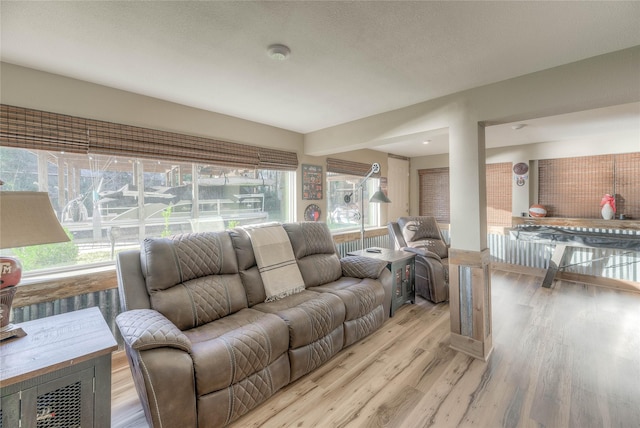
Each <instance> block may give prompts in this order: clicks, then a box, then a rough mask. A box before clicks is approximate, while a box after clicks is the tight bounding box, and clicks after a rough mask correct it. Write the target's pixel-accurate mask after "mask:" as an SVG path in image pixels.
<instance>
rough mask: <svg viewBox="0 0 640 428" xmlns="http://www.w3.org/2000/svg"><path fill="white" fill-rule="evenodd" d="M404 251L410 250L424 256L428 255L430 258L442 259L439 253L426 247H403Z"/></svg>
mask: <svg viewBox="0 0 640 428" xmlns="http://www.w3.org/2000/svg"><path fill="white" fill-rule="evenodd" d="M402 251H408V252H410V253H415V254H417V255H419V256H422V257H428V258H430V259H436V260H438V261H442V259H441V258H440V256H439V255H437V254H436V253H434V252H433V251H429V250H427V249H426V248H424V247H403V248H402Z"/></svg>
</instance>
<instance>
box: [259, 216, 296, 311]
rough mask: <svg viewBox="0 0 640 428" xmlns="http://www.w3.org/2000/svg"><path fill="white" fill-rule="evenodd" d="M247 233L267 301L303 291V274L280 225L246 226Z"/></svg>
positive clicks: (285, 233)
mask: <svg viewBox="0 0 640 428" xmlns="http://www.w3.org/2000/svg"><path fill="white" fill-rule="evenodd" d="M247 233H248V234H249V237H250V238H251V246H252V247H253V252H254V254H255V256H256V262H257V264H258V270H259V271H260V276H261V277H262V282H263V283H264V289H265V292H266V294H267V300H266V302H270V301H273V300H278V299H282V298H283V297H287V296H290V295H292V294H295V293H299V292H301V291H303V290H304V281H303V279H302V274H301V273H300V269H298V264H297V263H296V259H295V256H294V255H293V248H291V242H290V241H289V237H288V236H287V232H286V231H285V230H284V228H283V227H282V225H279V224H278V225H269V226H264V227H256V228H247Z"/></svg>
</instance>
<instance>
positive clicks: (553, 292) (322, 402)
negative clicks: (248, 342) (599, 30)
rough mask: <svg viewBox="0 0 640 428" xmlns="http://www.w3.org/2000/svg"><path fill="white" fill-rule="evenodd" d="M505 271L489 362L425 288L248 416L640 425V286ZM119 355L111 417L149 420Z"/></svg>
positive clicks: (287, 420)
mask: <svg viewBox="0 0 640 428" xmlns="http://www.w3.org/2000/svg"><path fill="white" fill-rule="evenodd" d="M541 281H542V280H541V278H536V277H533V276H527V275H521V274H515V273H506V272H499V271H496V272H494V273H493V275H492V305H493V328H494V332H493V343H494V350H493V353H492V354H491V356H490V358H489V360H488V362H486V363H485V362H482V361H479V360H475V359H472V358H470V357H466V356H464V355H463V354H460V353H458V352H455V351H452V350H451V349H450V348H449V312H448V311H449V306H448V305H447V304H440V305H433V304H431V303H429V302H427V301H425V300H422V299H418V302H417V303H416V304H414V305H405V306H403V307H402V308H401V309H400V310H399V311H398V312H396V315H395V316H394V317H393V318H391V319H390V320H389V321H387V322H386V323H385V324H384V325H383V326H382V328H381V329H380V330H378V331H377V332H376V333H374V334H372V335H371V336H369V337H368V338H366V339H364V340H362V341H360V342H359V343H356V344H355V345H352V346H350V347H348V348H346V349H343V350H342V351H341V352H340V353H339V354H338V355H336V356H335V357H334V358H333V359H332V360H330V361H329V362H327V363H326V364H325V365H324V366H322V367H321V368H319V369H317V370H316V371H314V372H312V373H310V374H309V375H307V376H305V377H303V378H301V379H299V380H298V381H296V382H294V383H293V384H291V385H289V386H287V387H285V388H284V389H283V390H281V391H279V392H278V393H277V394H275V395H274V396H273V397H271V398H270V399H269V400H268V401H267V402H265V403H263V404H262V405H261V406H260V407H258V408H257V409H254V410H253V411H252V412H250V413H249V414H248V415H245V416H244V417H243V418H241V419H239V420H238V421H236V422H235V423H234V424H233V425H232V426H233V427H234V428H239V427H251V426H253V427H258V426H264V427H312V426H318V427H347V426H348V427H378V426H380V427H436V428H440V427H469V426H474V427H553V428H555V427H577V428H589V427H639V426H640V295H638V294H630V293H625V292H619V291H614V290H609V289H604V288H600V287H595V286H590V285H584V284H575V283H570V282H562V281H557V282H556V283H555V285H554V287H553V288H551V289H545V288H541V287H540V283H541ZM126 364H127V363H126V359H125V358H123V356H122V355H115V356H114V368H113V400H112V424H113V426H114V427H118V428H121V427H132V428H142V427H147V424H146V422H145V421H144V416H143V414H142V410H141V408H140V404H139V402H138V399H137V396H136V394H135V390H134V389H133V384H132V381H131V376H130V374H129V368H128V366H127V365H126Z"/></svg>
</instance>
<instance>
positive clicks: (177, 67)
mask: <svg viewBox="0 0 640 428" xmlns="http://www.w3.org/2000/svg"><path fill="white" fill-rule="evenodd" d="M0 12H1V14H0V24H1V33H0V36H1V39H0V43H1V44H0V48H1V49H0V55H1V57H0V58H1V59H2V61H4V62H8V63H13V64H17V65H22V66H26V67H31V68H34V69H38V70H43V71H47V72H51V73H57V74H61V75H64V76H69V77H73V78H76V79H81V80H86V81H89V82H94V83H98V84H102V85H106V86H111V87H114V88H118V89H122V90H126V91H131V92H134V93H138V94H143V95H147V96H152V97H156V98H160V99H164V100H168V101H172V102H176V103H180V104H185V105H188V106H192V107H197V108H201V109H205V110H210V111H215V112H219V113H224V114H229V115H232V116H237V117H241V118H244V119H248V120H252V121H256V122H260V123H265V124H269V125H273V126H277V127H281V128H285V129H289V130H292V131H297V132H301V133H308V132H311V131H315V130H318V129H322V128H326V127H329V126H333V125H337V124H340V123H345V122H349V121H352V120H355V119H359V118H362V117H366V116H370V115H373V114H377V113H382V112H385V111H389V110H393V109H397V108H400V107H404V106H407V105H411V104H415V103H418V102H422V101H426V100H429V99H432V98H436V97H439V96H443V95H447V94H451V93H454V92H458V91H462V90H465V89H469V88H473V87H476V86H480V85H485V84H489V83H494V82H497V81H501V80H504V79H508V78H512V77H516V76H520V75H524V74H528V73H532V72H535V71H539V70H543V69H547V68H551V67H555V66H558V65H562V64H566V63H570V62H574V61H578V60H581V59H585V58H589V57H592V56H596V55H600V54H604V53H608V52H612V51H616V50H620V49H625V48H628V47H632V46H637V45H640V25H639V24H638V22H639V20H640V2H617V1H614V2H610V1H603V2H583V1H569V2H533V1H525V2H515V1H514V2H493V1H482V2H436V1H418V2H405V1H392V2H382V1H379V2H369V1H354V2H351V1H349V2H346V1H345V2H325V1H308V2H294V1H292V2H280V1H264V2H263V1H257V2H249V1H247V2H238V1H199V2H196V1H178V2H173V1H131V2H115V1H103V2H101V1H96V2H88V1H87V2H78V1H49V2H27V1H16V2H8V1H2V2H1V3H0ZM273 43H283V44H286V45H288V46H289V47H290V48H291V52H292V53H291V56H290V58H289V59H288V60H286V61H275V60H272V59H271V58H269V57H268V55H267V53H266V51H267V47H268V46H269V45H271V44H273ZM629 110H630V111H631V113H632V114H633V113H634V114H635V118H634V117H633V116H632V117H631V119H628V120H626V121H622V122H621V121H619V120H618V119H616V121H615V122H612V124H613V126H617V127H618V128H617V129H619V127H620V126H623V125H624V126H634V124H635V126H637V125H638V114H639V113H638V112H639V108H638V105H635V106H632V107H630V108H629ZM629 110H625V112H626V113H625V115H628V114H627V113H629ZM600 113H602V114H603V116H602V117H609V118H611V119H613V118H612V117H611V114H610V113H607V112H606V111H602V112H600ZM584 117H587V118H588V119H589V120H591V121H593V120H594V116H593V115H592V114H591V113H587V114H586V116H584ZM584 117H582V116H579V115H578V116H576V117H574V118H572V117H566V118H564V119H565V120H564V122H563V123H564V125H561V124H560V123H559V122H557V121H556V122H553V123H550V124H549V126H551V125H552V126H553V127H552V128H548V129H545V126H547V125H546V122H544V121H543V120H541V119H540V120H537V121H530V122H528V123H527V125H528V126H527V127H525V128H523V129H522V130H520V131H518V134H517V135H518V136H519V138H521V139H523V142H531V140H528V139H527V138H525V136H529V137H528V138H535V140H534V141H536V142H538V141H547V139H550V140H553V139H558V136H559V134H560V133H562V132H569V133H573V134H575V133H576V131H575V129H576V128H575V126H576V124H580V123H585V122H584ZM616 117H617V116H616ZM573 119H576V120H577V121H573ZM634 119H635V121H634ZM561 122H562V121H561ZM603 126H604V125H603ZM492 128H493V129H492ZM492 128H489V130H488V133H487V146H491V145H492V144H495V145H496V146H499V145H500V144H501V142H500V141H499V137H500V136H501V135H504V134H505V133H510V132H512V131H513V130H511V128H510V126H509V125H500V126H495V127H492ZM565 128H566V129H565ZM550 131H553V132H555V133H556V134H554V135H555V136H553V135H548V133H549V132H550ZM443 132H444V131H443ZM492 134H495V135H494V137H492V136H491V135H492ZM442 135H443V134H442V132H440V133H438V132H431V133H430V135H415V136H407V138H406V139H403V140H402V141H400V140H398V141H394V142H389V144H385V145H384V146H377V147H375V149H376V150H382V151H389V152H392V153H396V154H402V155H405V156H417V155H421V154H429V153H430V151H433V150H434V149H433V147H436V146H437V144H436V143H437V142H438V140H439V138H443V137H442ZM444 135H446V132H445V134H444ZM425 137H431V138H430V139H432V143H430V144H429V145H426V146H422V145H421V144H416V143H415V141H414V140H413V139H414V138H415V139H417V140H421V139H423V138H425ZM512 137H513V136H512V135H509V141H510V144H513V138H512ZM540 139H542V140H540ZM524 140H526V141H524ZM416 146H418V147H419V148H420V150H418V149H416ZM421 146H422V147H421ZM390 148H391V149H393V150H390ZM445 151H446V150H445Z"/></svg>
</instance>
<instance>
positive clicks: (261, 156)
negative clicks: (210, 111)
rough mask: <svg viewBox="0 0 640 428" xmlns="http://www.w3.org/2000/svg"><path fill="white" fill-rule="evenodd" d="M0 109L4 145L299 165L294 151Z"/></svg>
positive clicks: (207, 161)
mask: <svg viewBox="0 0 640 428" xmlns="http://www.w3.org/2000/svg"><path fill="white" fill-rule="evenodd" d="M0 107H1V110H0V119H1V125H0V143H1V144H3V145H5V146H9V147H19V148H27V149H38V150H52V151H64V152H73V153H95V154H106V155H118V156H127V157H132V158H145V159H159V160H173V161H186V162H195V163H201V164H203V163H204V164H214V165H223V166H232V167H242V168H265V169H280V170H295V169H297V168H298V156H297V154H296V153H294V152H287V151H283V150H276V149H269V148H263V147H255V146H250V145H246V144H239V143H231V142H227V141H220V140H215V139H211V138H204V137H196V136H192V135H184V134H178V133H174V132H166V131H159V130H154V129H148V128H141V127H136V126H130V125H123V124H118V123H111V122H104V121H99V120H92V119H82V118H76V117H72V116H66V115H62V114H56V113H47V112H41V111H36V110H31V109H25V108H21V107H13V106H6V105H2V106H0Z"/></svg>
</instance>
